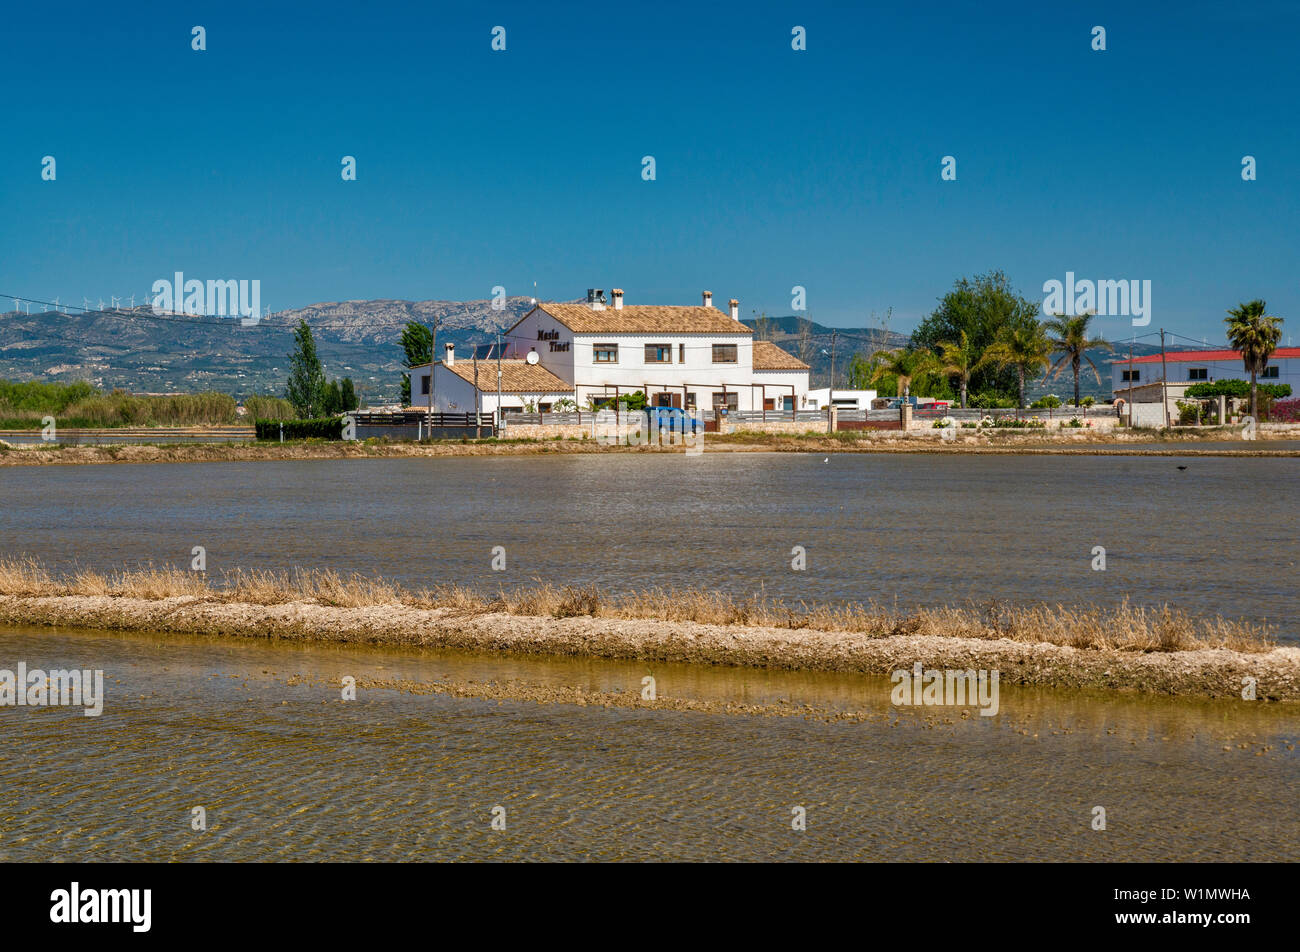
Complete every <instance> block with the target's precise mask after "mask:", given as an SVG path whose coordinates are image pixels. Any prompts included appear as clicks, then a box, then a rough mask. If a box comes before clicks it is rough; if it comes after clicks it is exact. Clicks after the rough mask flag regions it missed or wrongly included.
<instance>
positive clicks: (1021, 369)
mask: <svg viewBox="0 0 1300 952" xmlns="http://www.w3.org/2000/svg"><path fill="white" fill-rule="evenodd" d="M1051 353H1052V344H1051V342H1050V341H1049V340H1048V339H1047V334H1046V333H1045V332H1044V331H1043V325H1042V324H1040V323H1038V321H1030V322H1028V323H1024V324H1015V325H1011V326H1004V327H1003V328H1002V329H1001V330H1000V331H998V335H997V337H995V338H994V339H993V343H992V344H989V346H988V349H987V350H986V351H984V356H983V357H981V358H980V359H979V363H977V364H976V365H975V367H974V369H975V370H978V369H979V368H980V367H983V366H984V365H986V364H991V365H992V366H994V367H997V368H998V369H999V370H1001V369H1002V368H1004V367H1014V368H1016V377H1017V379H1018V380H1019V381H1020V399H1019V402H1018V406H1019V408H1020V409H1024V406H1025V377H1026V376H1028V375H1030V374H1034V373H1037V372H1038V371H1040V370H1043V369H1045V368H1046V367H1048V366H1049V365H1050V364H1051V359H1050V358H1051Z"/></svg>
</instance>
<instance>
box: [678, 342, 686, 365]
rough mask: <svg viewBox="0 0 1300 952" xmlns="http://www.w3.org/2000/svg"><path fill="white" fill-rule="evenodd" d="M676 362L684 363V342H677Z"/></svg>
mask: <svg viewBox="0 0 1300 952" xmlns="http://www.w3.org/2000/svg"><path fill="white" fill-rule="evenodd" d="M677 362H678V363H679V364H684V363H686V345H685V344H678V345H677Z"/></svg>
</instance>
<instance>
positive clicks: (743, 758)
mask: <svg viewBox="0 0 1300 952" xmlns="http://www.w3.org/2000/svg"><path fill="white" fill-rule="evenodd" d="M19 660H24V661H26V662H27V663H28V664H29V665H30V666H32V667H36V666H39V667H42V668H45V669H47V670H48V669H51V668H59V667H91V668H102V669H103V670H104V673H105V677H106V680H107V682H108V690H107V697H106V700H105V709H104V713H103V714H102V715H101V716H100V717H98V718H88V717H84V716H83V715H82V714H81V713H80V711H79V710H71V709H38V708H0V732H3V736H4V740H5V745H4V746H5V751H6V756H5V757H4V759H3V760H2V761H0V778H2V779H3V783H4V789H5V791H6V796H5V798H4V800H3V802H2V803H0V860H24V861H30V860H36V861H40V860H57V859H90V860H95V859H99V860H200V859H202V860H275V859H292V860H449V859H535V860H540V859H550V860H554V859H570V860H572V859H609V860H686V859H695V860H710V859H725V860H783V859H784V860H807V861H814V860H925V861H939V862H948V861H961V860H984V859H988V860H1035V861H1043V860H1046V861H1056V860H1089V861H1101V860H1158V861H1165V860H1289V861H1296V860H1298V859H1300V805H1298V803H1297V800H1296V796H1295V791H1296V789H1297V783H1298V782H1300V753H1297V751H1296V749H1295V748H1296V745H1297V743H1298V742H1300V717H1297V715H1296V714H1295V713H1294V712H1290V711H1287V710H1285V709H1282V708H1279V707H1278V706H1276V705H1263V704H1250V705H1246V704H1245V702H1209V701H1195V700H1189V699H1179V700H1177V701H1174V700H1169V699H1158V698H1157V699H1140V698H1135V697H1126V696H1103V695H1089V694H1066V693H1061V692H1047V691H1033V690H1017V689H1015V688H1012V687H1004V688H1003V690H1002V691H1001V711H1000V713H999V714H998V716H996V717H991V718H989V717H980V716H978V715H977V714H974V711H973V709H972V710H971V711H970V713H971V714H972V716H970V717H968V718H965V719H963V718H962V717H961V716H960V711H956V710H953V709H935V708H925V709H917V708H902V707H900V708H893V707H890V705H889V701H888V696H889V694H888V689H889V683H888V682H887V681H886V680H885V679H882V678H867V677H848V676H842V675H831V674H791V673H782V672H769V671H750V670H745V669H690V668H682V667H677V666H659V667H656V668H655V669H654V670H653V674H654V676H655V677H656V679H657V682H658V685H659V689H660V692H661V693H662V695H663V696H665V697H679V698H682V697H688V698H699V699H704V700H719V701H725V700H731V701H744V702H747V703H760V702H774V701H777V700H780V699H784V700H786V701H789V702H790V703H791V704H796V705H797V704H802V703H811V704H813V705H814V706H815V707H819V708H820V707H823V706H834V707H836V708H839V709H844V710H855V711H863V712H866V713H867V715H868V719H867V720H866V721H864V722H862V723H846V722H837V723H824V722H820V721H805V720H803V719H801V718H798V717H765V716H753V715H734V714H732V715H729V714H721V713H696V712H680V713H679V712H674V711H663V710H652V709H645V708H641V707H638V708H620V707H611V708H608V709H607V708H603V707H579V706H576V705H569V704H553V705H548V704H537V703H532V702H530V701H513V700H512V701H502V702H497V701H490V700H482V699H479V698H475V697H449V696H447V695H440V694H411V693H406V692H403V691H400V690H367V689H364V688H363V689H362V690H361V691H360V692H359V695H358V698H357V700H356V701H354V702H343V701H342V700H341V697H340V691H339V688H338V685H339V684H340V683H341V679H342V677H343V676H344V675H351V676H353V677H356V678H358V679H359V680H361V681H362V682H363V683H364V682H365V680H366V679H394V678H402V679H407V680H410V681H416V682H424V683H434V682H444V683H445V682H448V681H452V680H455V681H458V682H460V683H462V684H463V683H465V682H468V681H470V680H476V681H479V682H509V681H521V680H522V681H526V682H529V683H532V684H542V685H568V686H572V685H581V686H582V687H583V688H584V690H587V691H607V692H608V691H626V692H633V693H635V692H637V691H638V690H639V685H640V679H641V678H642V676H644V675H645V674H646V673H647V669H646V668H645V667H644V666H642V665H639V664H634V663H627V664H625V663H607V662H590V661H582V660H562V659H555V660H546V661H540V660H536V659H511V658H493V657H483V656H473V655H457V654H449V653H438V652H410V651H407V652H402V653H399V652H396V651H387V650H376V649H362V648H355V647H332V648H331V647H327V646H321V645H313V646H311V647H310V648H306V647H301V646H293V645H277V644H266V643H260V642H250V641H242V642H234V641H224V642H223V641H219V640H215V639H203V638H194V637H181V636H174V635H171V636H168V635H158V636H150V635H143V634H132V635H126V636H111V635H105V634H102V633H94V632H76V631H68V632H50V631H27V630H8V631H0V667H5V668H9V669H13V668H14V667H15V665H16V663H17V661H19ZM196 806H201V807H203V808H204V809H205V810H206V811H207V822H208V829H207V830H206V831H203V832H196V831H194V830H193V829H191V810H192V809H193V808H194V807H196ZM498 806H500V807H504V809H505V817H506V829H505V830H503V831H502V830H497V831H494V830H492V829H491V819H492V811H493V808H494V807H498ZM795 806H800V807H803V808H804V809H805V810H806V813H807V829H806V831H803V832H796V831H794V830H792V829H791V818H792V813H791V809H792V807H795ZM1097 806H1101V807H1104V809H1105V810H1106V820H1107V827H1106V829H1105V830H1104V831H1098V830H1094V829H1093V828H1092V818H1093V810H1094V808H1095V807H1097Z"/></svg>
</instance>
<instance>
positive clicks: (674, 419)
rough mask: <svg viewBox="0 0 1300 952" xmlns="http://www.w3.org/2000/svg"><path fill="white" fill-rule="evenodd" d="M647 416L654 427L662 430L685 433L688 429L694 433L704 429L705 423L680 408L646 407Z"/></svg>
mask: <svg viewBox="0 0 1300 952" xmlns="http://www.w3.org/2000/svg"><path fill="white" fill-rule="evenodd" d="M645 413H646V416H647V417H649V419H650V424H651V426H652V427H654V428H656V429H660V430H675V431H677V432H679V433H685V432H686V430H687V428H689V429H690V431H691V432H692V433H698V432H700V431H702V430H703V429H704V421H703V420H700V419H697V418H696V417H694V416H692V415H691V414H689V413H687V412H686V411H685V410H683V409H681V408H680V407H646V408H645Z"/></svg>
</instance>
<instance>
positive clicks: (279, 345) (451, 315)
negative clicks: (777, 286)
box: [0, 297, 1159, 404]
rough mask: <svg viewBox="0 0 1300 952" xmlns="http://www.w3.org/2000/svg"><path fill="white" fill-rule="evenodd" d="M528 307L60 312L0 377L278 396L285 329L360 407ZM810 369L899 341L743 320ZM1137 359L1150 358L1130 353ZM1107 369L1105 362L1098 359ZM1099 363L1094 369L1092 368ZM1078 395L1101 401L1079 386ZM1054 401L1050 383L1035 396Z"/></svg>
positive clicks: (9, 356)
mask: <svg viewBox="0 0 1300 952" xmlns="http://www.w3.org/2000/svg"><path fill="white" fill-rule="evenodd" d="M532 306H533V300H532V299H531V298H527V297H513V298H507V299H506V301H505V304H504V307H503V308H501V309H500V310H497V309H494V308H493V306H492V302H491V301H488V300H482V301H403V300H371V301H334V302H325V303H320V304H312V305H310V306H308V307H302V308H293V309H289V310H284V311H277V312H275V313H274V314H271V315H268V316H266V317H264V318H262V319H261V321H260V322H258V323H257V324H256V325H253V326H249V327H245V326H242V324H241V322H240V321H239V320H238V319H236V318H215V317H193V318H190V317H186V316H166V315H155V314H153V313H152V311H151V309H150V308H149V307H147V306H141V307H135V308H114V309H107V310H102V311H93V310H92V311H84V312H75V313H64V312H62V311H53V310H47V311H43V312H41V313H33V314H26V313H22V312H20V311H10V312H8V313H4V314H0V378H3V379H7V380H43V381H48V382H59V383H71V382H73V381H76V380H86V381H89V382H90V383H92V384H94V385H95V386H97V387H101V388H105V389H115V388H118V389H123V390H127V391H131V392H133V393H189V392H198V391H203V390H218V391H222V392H224V393H230V394H232V395H234V396H235V397H240V398H242V397H245V396H248V395H249V394H254V393H271V394H277V395H278V394H281V393H282V392H283V390H284V384H285V378H286V377H287V375H288V366H289V353H290V351H291V350H292V349H293V330H294V328H296V327H297V326H298V322H299V320H300V319H301V320H305V321H307V323H308V324H309V325H310V326H311V328H312V334H313V336H314V337H315V339H316V347H317V352H318V354H319V356H320V359H321V362H322V363H323V364H324V365H325V373H326V376H327V377H330V378H337V377H345V376H346V377H351V378H352V380H353V382H354V383H355V384H356V387H357V391H358V393H359V394H360V396H361V397H362V400H363V401H364V402H366V403H371V404H379V403H388V402H392V401H395V400H396V399H397V396H398V394H399V392H400V388H401V374H402V372H403V369H404V365H405V356H404V354H403V352H402V348H401V345H400V343H399V340H400V336H401V332H402V328H403V327H404V326H405V325H406V323H407V322H408V321H419V322H421V323H424V324H428V323H429V322H430V321H434V320H436V321H437V322H438V344H439V350H441V349H442V347H441V345H442V344H444V343H446V342H451V343H454V344H455V345H456V347H457V350H458V351H465V350H468V349H469V348H472V347H475V346H478V347H483V348H486V346H487V345H489V344H493V343H494V342H495V340H496V335H497V333H498V331H504V330H505V329H507V328H509V327H510V326H511V325H512V324H514V323H515V321H517V320H518V319H519V318H520V317H522V316H523V315H524V314H526V313H527V312H528V310H529V309H530V308H531V307H532ZM744 323H745V324H747V325H749V326H750V327H752V328H754V329H755V333H756V336H758V337H763V338H766V339H768V340H771V341H773V342H774V343H776V344H777V345H778V346H780V347H782V348H784V349H785V350H787V351H789V352H790V353H792V354H794V355H795V356H797V357H799V358H800V359H802V360H804V361H805V362H806V363H808V364H809V365H810V366H811V367H812V374H811V378H812V385H813V386H814V387H818V386H826V385H827V384H828V383H829V380H830V371H831V362H832V358H833V359H834V361H835V371H836V385H837V386H841V387H842V386H845V371H846V369H847V367H848V362H849V360H850V359H851V358H852V356H853V354H854V353H856V352H861V353H865V354H870V353H873V352H874V351H876V350H880V349H883V348H893V347H899V346H902V345H904V344H906V343H907V339H908V338H907V335H906V334H902V333H898V332H896V331H890V330H888V329H886V328H878V327H877V328H870V327H864V328H832V327H827V326H825V325H822V324H818V323H817V322H815V321H811V320H808V319H806V318H800V317H797V316H793V315H789V316H784V317H772V318H768V317H762V318H757V319H748V320H746V321H745V322H744ZM1134 352H1135V353H1138V354H1147V353H1152V352H1157V353H1158V352H1159V349H1158V348H1153V347H1151V346H1150V345H1138V346H1137V347H1136V348H1135V350H1134ZM1099 356H1100V357H1102V358H1103V359H1109V355H1106V354H1101V355H1099ZM1098 364H1099V365H1100V364H1101V361H1100V360H1099V361H1098ZM1087 384H1088V386H1087V388H1086V391H1085V392H1088V393H1094V394H1102V393H1107V394H1108V393H1109V386H1110V382H1109V380H1108V379H1107V380H1105V383H1104V384H1103V385H1102V386H1100V387H1098V386H1097V385H1096V384H1095V382H1094V381H1092V380H1091V378H1090V377H1089V378H1088V379H1087ZM1048 389H1053V392H1057V393H1062V392H1064V391H1063V390H1062V389H1061V385H1060V384H1059V383H1056V382H1054V384H1053V386H1052V387H1040V388H1037V391H1036V392H1045V391H1046V390H1048Z"/></svg>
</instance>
